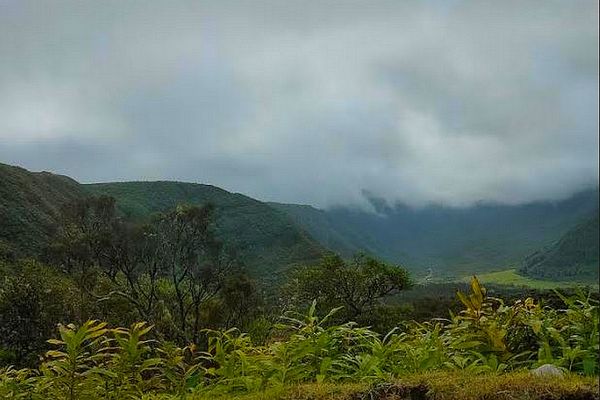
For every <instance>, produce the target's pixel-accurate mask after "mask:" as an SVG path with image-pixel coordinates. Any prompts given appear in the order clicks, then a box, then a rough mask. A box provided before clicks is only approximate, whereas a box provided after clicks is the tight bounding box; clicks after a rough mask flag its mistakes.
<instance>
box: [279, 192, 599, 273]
mask: <svg viewBox="0 0 600 400" xmlns="http://www.w3.org/2000/svg"><path fill="white" fill-rule="evenodd" d="M371 202H372V204H373V207H374V209H375V212H367V211H363V210H359V209H350V208H343V207H336V208H332V209H328V210H319V209H316V208H314V207H309V206H300V205H293V204H272V206H273V207H276V208H278V209H279V210H282V211H284V212H286V213H288V214H289V215H290V216H291V217H292V218H293V219H294V220H295V221H296V222H297V223H299V224H300V225H302V226H303V227H304V228H305V229H306V230H307V231H308V232H309V233H310V234H311V235H312V236H313V237H315V238H316V239H317V240H319V241H320V242H321V243H322V244H323V245H325V246H327V247H329V248H331V249H333V250H335V251H337V252H340V253H342V254H346V255H347V254H351V253H353V252H355V251H357V250H364V251H367V252H370V253H373V254H376V255H378V256H379V257H382V258H385V259H387V260H388V261H390V262H395V263H402V264H404V265H407V266H408V267H411V268H412V269H413V270H415V271H424V270H430V271H433V274H434V275H437V276H438V277H440V276H447V275H452V276H456V275H459V276H460V275H464V274H469V273H472V272H478V273H479V272H482V271H486V270H498V269H499V268H503V267H507V266H509V265H513V264H515V263H519V262H521V260H523V258H524V257H526V256H527V255H528V254H530V253H531V252H533V251H535V250H536V249H539V248H540V247H543V246H546V245H548V244H550V243H552V242H554V241H556V240H557V239H559V238H560V237H561V235H563V234H564V233H565V232H566V231H567V230H568V229H569V228H570V227H571V226H573V225H574V224H576V223H577V222H579V221H581V220H583V219H585V218H588V217H589V215H591V214H592V213H593V212H594V211H595V210H596V209H597V204H598V191H597V189H593V190H588V191H584V192H581V193H578V194H575V195H574V196H572V197H571V198H568V199H565V200H562V201H557V202H536V203H530V204H524V205H518V206H508V205H496V204H479V205H476V206H474V207H469V208H451V207H443V206H428V207H423V208H419V209H417V208H411V207H408V206H404V205H401V204H398V205H395V206H391V205H389V204H387V203H386V202H385V201H383V200H381V199H371Z"/></svg>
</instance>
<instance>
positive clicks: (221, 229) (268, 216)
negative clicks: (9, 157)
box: [85, 181, 325, 274]
mask: <svg viewBox="0 0 600 400" xmlns="http://www.w3.org/2000/svg"><path fill="white" fill-rule="evenodd" d="M85 188H86V189H87V190H88V191H89V192H90V193H93V194H95V195H99V194H104V195H110V196H113V197H114V198H115V199H116V200H117V206H118V208H119V209H120V210H121V211H122V212H123V213H124V214H125V215H126V216H127V217H128V218H131V219H137V220H140V219H144V218H146V217H148V216H150V215H151V214H153V213H156V212H162V211H166V210H168V209H171V208H173V207H175V206H177V205H178V204H181V203H186V204H206V203H211V204H213V205H214V206H215V207H216V212H217V222H216V223H217V231H218V233H219V236H220V237H221V238H222V239H223V240H224V241H225V242H227V243H228V244H229V245H231V246H233V247H234V248H235V249H236V250H237V252H238V256H239V258H240V259H241V260H242V261H243V262H244V263H245V264H246V265H247V266H248V267H249V269H250V270H251V271H252V272H255V273H256V274H266V273H269V274H271V273H273V272H279V271H281V270H285V269H286V268H287V267H289V266H291V265H295V264H302V263H311V262H315V261H317V260H318V259H319V258H320V257H321V256H322V255H323V254H324V252H325V249H324V247H323V246H321V245H320V244H319V243H318V242H316V241H315V240H313V239H312V237H310V235H308V234H307V233H306V232H305V231H304V230H303V229H302V228H300V227H299V226H298V225H296V224H295V223H294V222H293V221H292V220H291V219H290V218H289V217H288V216H287V215H286V214H284V213H282V212H280V211H277V210H275V209H273V208H272V207H270V206H269V205H267V204H265V203H262V202H260V201H258V200H254V199H252V198H250V197H247V196H244V195H242V194H238V193H230V192H227V191H225V190H223V189H220V188H218V187H215V186H211V185H201V184H194V183H183V182H170V181H162V182H122V183H102V184H92V185H85Z"/></svg>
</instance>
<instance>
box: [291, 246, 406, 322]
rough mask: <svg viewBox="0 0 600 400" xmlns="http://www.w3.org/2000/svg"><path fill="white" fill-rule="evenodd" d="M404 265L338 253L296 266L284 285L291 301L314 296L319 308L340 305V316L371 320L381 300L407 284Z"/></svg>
mask: <svg viewBox="0 0 600 400" xmlns="http://www.w3.org/2000/svg"><path fill="white" fill-rule="evenodd" d="M410 285H411V282H410V279H409V277H408V273H407V272H406V270H405V269H403V268H399V267H398V266H394V265H390V264H387V263H384V262H381V261H378V260H376V259H374V258H372V257H370V256H367V255H364V254H359V255H356V256H355V257H354V258H353V259H352V260H349V261H345V260H343V259H342V258H341V257H339V256H337V255H331V256H328V257H325V258H323V260H322V261H321V263H320V264H318V265H316V266H307V267H302V268H297V269H296V270H295V271H293V273H292V274H291V276H290V278H289V279H288V283H287V285H286V287H285V288H284V293H285V297H286V298H287V299H289V300H290V301H291V302H292V303H296V304H309V303H310V302H311V301H313V300H316V301H317V303H318V304H319V305H320V306H321V307H322V309H333V308H339V309H340V310H343V311H342V312H340V313H339V314H341V315H340V318H341V319H342V320H345V321H348V320H352V321H358V322H360V323H367V324H372V323H374V322H376V321H375V320H374V318H373V317H374V316H376V312H377V309H378V308H379V307H381V306H382V303H381V300H383V299H384V298H386V297H389V296H392V295H394V294H397V293H399V292H400V291H402V290H405V289H407V288H408V287H410Z"/></svg>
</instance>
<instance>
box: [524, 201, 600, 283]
mask: <svg viewBox="0 0 600 400" xmlns="http://www.w3.org/2000/svg"><path fill="white" fill-rule="evenodd" d="M598 229H599V226H598V213H596V215H595V216H593V217H591V218H589V219H588V220H586V221H584V222H582V223H580V224H577V225H576V226H575V227H573V228H572V229H570V230H569V231H568V232H567V233H566V234H565V235H564V236H562V237H561V238H560V240H558V241H557V242H556V243H554V244H553V245H552V246H550V247H548V248H547V249H545V250H542V251H537V252H535V253H533V254H531V255H530V256H528V257H527V258H526V259H525V262H524V263H523V266H522V268H521V272H522V273H524V274H527V275H529V276H532V277H536V278H542V279H554V280H556V279H558V280H572V279H590V280H594V281H597V280H598V272H599V258H600V256H599V253H600V250H599V247H598V239H599V237H598Z"/></svg>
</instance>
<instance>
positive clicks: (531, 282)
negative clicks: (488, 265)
mask: <svg viewBox="0 0 600 400" xmlns="http://www.w3.org/2000/svg"><path fill="white" fill-rule="evenodd" d="M477 277H478V278H479V280H480V281H481V283H483V284H498V285H512V286H521V287H528V288H532V289H540V290H547V289H560V288H568V287H574V286H589V287H592V288H595V289H598V284H597V283H584V282H564V281H560V282H558V281H548V280H542V279H534V278H529V277H526V276H523V275H520V274H519V273H517V270H516V269H507V270H503V271H496V272H488V273H485V274H480V275H477ZM470 279H471V277H464V278H462V279H461V281H463V282H469V280H470Z"/></svg>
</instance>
